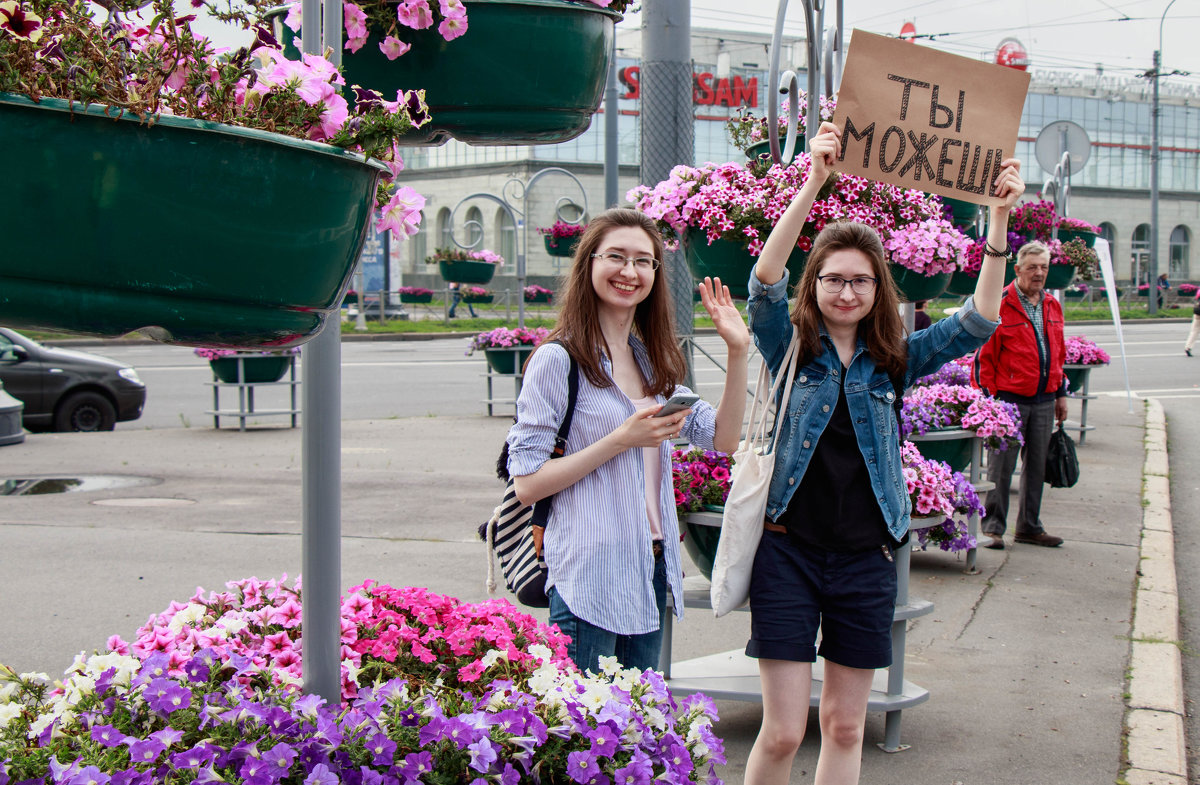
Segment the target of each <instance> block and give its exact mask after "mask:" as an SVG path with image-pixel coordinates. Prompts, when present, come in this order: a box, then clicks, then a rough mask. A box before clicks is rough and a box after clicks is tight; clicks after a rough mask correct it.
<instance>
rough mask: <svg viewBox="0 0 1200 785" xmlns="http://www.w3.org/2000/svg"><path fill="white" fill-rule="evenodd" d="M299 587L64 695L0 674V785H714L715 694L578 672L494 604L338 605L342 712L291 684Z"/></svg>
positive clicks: (100, 664)
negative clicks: (680, 693)
mask: <svg viewBox="0 0 1200 785" xmlns="http://www.w3.org/2000/svg"><path fill="white" fill-rule="evenodd" d="M300 616H301V606H300V592H299V589H298V588H296V587H289V586H287V585H286V584H285V583H284V581H274V580H271V581H258V580H256V579H254V578H250V579H247V580H243V581H236V582H232V583H230V584H228V590H227V591H223V592H209V593H205V592H204V591H203V590H200V591H197V593H196V595H195V596H193V597H192V598H191V600H190V601H188V602H187V603H181V602H175V603H172V604H171V605H170V607H168V608H167V610H166V611H164V612H163V613H161V614H159V615H157V616H155V617H152V618H151V620H150V621H149V622H148V623H147V624H146V625H145V626H143V627H142V628H141V629H140V630H139V631H138V637H137V640H136V641H135V642H134V643H133V644H126V643H124V642H123V641H122V640H121V639H120V638H118V637H116V636H114V637H113V638H110V639H109V643H108V648H109V651H108V652H106V653H104V654H96V655H93V656H90V657H89V656H85V655H82V654H81V655H80V656H79V658H77V660H76V662H75V664H74V665H73V666H72V667H71V669H70V670H69V671H68V672H67V674H66V676H65V678H64V683H63V686H62V688H61V689H51V687H50V685H49V683H48V682H49V680H48V678H46V677H45V676H44V675H41V674H22V675H17V674H15V673H14V672H13V671H12V670H11V669H7V668H3V667H2V666H0V778H2V779H3V781H5V782H25V781H31V782H49V781H53V782H56V783H66V782H78V783H80V785H84V784H85V783H97V784H99V783H106V784H111V783H126V784H128V785H133V784H134V783H138V784H140V783H152V782H192V781H195V782H198V783H217V782H229V783H243V784H244V785H256V784H257V783H262V785H274V784H276V783H297V784H298V783H305V785H338V783H359V784H360V785H368V784H369V785H383V783H399V782H408V783H418V782H427V783H435V782H436V783H442V782H445V783H450V782H467V781H471V780H474V779H475V778H481V779H482V781H483V782H497V783H517V782H533V781H539V780H540V781H542V782H567V781H569V780H573V781H576V782H589V781H594V782H598V781H600V780H601V779H603V780H604V781H610V779H615V780H617V781H627V782H649V781H650V780H651V779H652V778H661V779H664V780H669V781H671V782H679V783H691V782H719V780H717V779H716V777H715V773H714V771H713V764H715V763H724V762H725V758H724V755H723V745H722V742H721V740H720V739H719V738H717V737H716V736H715V735H714V734H713V731H712V723H713V721H714V720H715V719H716V711H715V707H714V706H713V704H712V701H711V700H709V699H708V698H705V697H704V696H701V695H696V696H691V697H688V698H685V699H683V700H681V701H679V702H678V703H676V702H675V701H674V700H673V699H672V697H671V695H670V692H669V690H668V689H667V687H666V684H665V682H664V681H663V679H662V677H661V676H659V675H658V674H657V673H655V672H653V671H646V672H645V673H639V672H637V671H633V670H621V669H620V668H619V667H618V666H617V665H616V662H615V659H612V658H605V659H603V660H602V665H603V669H602V670H603V672H602V673H601V674H591V673H588V674H580V673H579V672H578V670H576V669H575V667H574V665H573V664H572V663H571V662H570V660H569V659H567V657H566V642H567V639H566V638H565V637H564V636H563V635H562V634H561V633H559V632H558V630H557V628H554V627H547V626H545V625H543V624H541V623H540V622H538V621H537V620H536V619H534V618H533V617H531V616H528V615H526V614H524V613H521V612H519V611H517V610H516V609H514V608H513V607H512V606H511V605H510V604H509V603H508V602H507V601H504V600H491V601H488V602H484V603H479V604H475V605H472V604H467V603H462V602H460V601H458V600H457V599H455V598H452V597H444V596H441V595H437V594H433V593H431V592H429V591H427V590H425V589H420V588H412V587H406V588H398V589H397V588H393V587H391V586H387V585H382V584H376V583H374V582H370V581H368V582H366V583H363V584H361V585H359V586H356V587H355V588H353V589H351V590H350V592H348V593H347V594H346V595H345V597H344V598H343V600H342V605H341V618H342V697H343V700H342V703H341V705H340V706H329V705H326V704H325V702H324V701H323V700H322V699H321V698H319V697H318V696H315V695H307V696H305V695H302V694H301V693H300V691H299V686H300V682H299V674H300V671H301V666H300V663H301V655H302V650H301V645H300Z"/></svg>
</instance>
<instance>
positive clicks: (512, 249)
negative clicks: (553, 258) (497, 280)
mask: <svg viewBox="0 0 1200 785" xmlns="http://www.w3.org/2000/svg"><path fill="white" fill-rule="evenodd" d="M496 236H497V237H499V238H500V241H499V243H498V245H499V247H498V248H496V249H495V250H496V253H498V254H500V255H501V256H503V257H504V263H505V264H506V265H509V267H508V269H509V270H512V271H514V272H515V271H516V269H517V268H516V264H517V227H516V226H515V225H514V224H513V222H512V216H510V215H509V214H508V210H505V209H504V208H503V207H498V208H496ZM539 236H540V235H539Z"/></svg>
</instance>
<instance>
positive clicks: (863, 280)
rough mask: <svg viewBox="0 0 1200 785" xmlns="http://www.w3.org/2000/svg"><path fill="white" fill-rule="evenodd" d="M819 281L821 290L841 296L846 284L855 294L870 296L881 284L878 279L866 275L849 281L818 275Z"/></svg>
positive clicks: (838, 276) (839, 277)
mask: <svg viewBox="0 0 1200 785" xmlns="http://www.w3.org/2000/svg"><path fill="white" fill-rule="evenodd" d="M817 280H818V281H820V282H821V288H822V289H824V290H825V291H827V292H829V293H830V294H841V293H842V290H843V289H845V288H846V284H850V289H851V290H852V291H853V292H854V293H855V294H870V293H871V292H873V291H875V284H877V283H879V279H878V278H868V277H867V276H865V275H860V276H858V277H857V278H849V279H847V278H843V277H842V276H840V275H818V276H817Z"/></svg>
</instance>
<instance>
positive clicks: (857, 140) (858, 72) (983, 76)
mask: <svg viewBox="0 0 1200 785" xmlns="http://www.w3.org/2000/svg"><path fill="white" fill-rule="evenodd" d="M1028 89H1029V74H1027V73H1025V72H1023V71H1017V70H1014V69H1012V68H1005V67H1004V66H1000V65H992V64H991V63H985V62H982V61H979V60H972V59H970V58H968V57H959V56H958V55H952V54H949V53H947V52H939V51H937V50H936V49H930V48H928V47H924V46H917V45H916V44H913V43H910V42H908V41H901V40H900V39H897V38H887V37H885V36H881V35H875V34H873V33H867V32H864V31H862V30H855V31H854V36H853V38H852V39H851V43H850V48H849V54H848V56H847V57H846V70H845V72H844V73H843V74H842V86H841V89H840V90H839V91H838V103H837V111H836V112H835V113H834V117H833V122H834V123H835V124H836V125H837V126H838V127H839V128H841V129H842V157H841V159H840V160H839V162H838V164H837V169H838V171H841V172H845V173H847V174H857V175H862V176H864V177H869V178H871V179H872V180H880V181H882V182H885V183H891V184H893V185H898V186H900V187H902V188H916V189H919V190H922V191H930V192H932V193H936V194H940V195H942V196H949V197H952V198H954V199H962V200H963V201H967V202H974V203H976V204H999V203H1000V202H1001V200H1000V199H998V198H996V197H995V196H993V195H992V194H991V190H992V188H991V183H992V181H993V180H994V179H995V178H996V174H997V173H998V172H999V167H1000V162H1001V161H1003V160H1004V159H1005V158H1009V157H1011V156H1012V154H1013V150H1014V149H1015V148H1016V143H1017V130H1018V128H1019V127H1020V123H1021V110H1022V108H1023V107H1024V105H1025V93H1026V92H1027V91H1028Z"/></svg>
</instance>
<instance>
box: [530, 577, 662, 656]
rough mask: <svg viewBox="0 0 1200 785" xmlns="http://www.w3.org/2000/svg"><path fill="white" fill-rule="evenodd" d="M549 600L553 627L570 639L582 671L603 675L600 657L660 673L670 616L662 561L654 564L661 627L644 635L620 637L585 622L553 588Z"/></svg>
mask: <svg viewBox="0 0 1200 785" xmlns="http://www.w3.org/2000/svg"><path fill="white" fill-rule="evenodd" d="M546 595H547V596H548V597H549V598H550V623H551V624H557V625H558V628H559V629H560V630H562V632H563V634H564V635H569V636H570V637H571V643H570V645H568V646H567V655H568V656H569V657H570V658H571V660H572V661H573V662H574V663H575V665H576V666H578V667H579V669H580V670H590V671H592V672H593V673H599V672H600V658H601V657H614V656H615V657H616V658H617V661H618V662H620V663H621V666H622V667H625V668H637V669H638V670H647V669H650V670H658V667H659V656H660V655H661V653H662V620H663V618H665V615H666V612H667V564H666V560H665V559H663V558H662V557H659V558H657V559H655V560H654V598H655V600H656V601H657V603H658V619H659V627H658V629H657V630H655V631H654V632H647V633H643V634H642V635H618V634H617V633H615V632H609V631H608V630H605V629H602V628H600V627H597V626H596V625H594V624H592V623H591V622H586V621H584V620H583V619H581V618H579V617H578V616H576V615H575V614H573V613H571V609H570V608H568V607H567V603H566V602H565V601H564V600H563V598H562V597H561V596H559V593H558V592H557V591H556V590H555V588H554V587H553V586H551V587H550V589H549V590H548V591H547V592H546Z"/></svg>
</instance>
